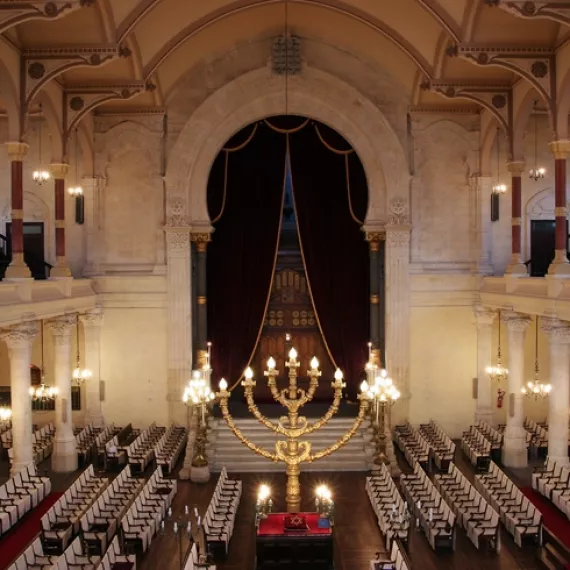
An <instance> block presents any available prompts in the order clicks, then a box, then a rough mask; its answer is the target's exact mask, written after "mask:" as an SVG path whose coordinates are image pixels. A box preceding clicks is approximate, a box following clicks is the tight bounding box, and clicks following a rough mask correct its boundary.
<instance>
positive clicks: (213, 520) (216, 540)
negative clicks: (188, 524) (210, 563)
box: [204, 467, 242, 560]
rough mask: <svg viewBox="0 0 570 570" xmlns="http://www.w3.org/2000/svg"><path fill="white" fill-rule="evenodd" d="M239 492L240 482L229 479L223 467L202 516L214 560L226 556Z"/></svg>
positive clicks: (232, 530)
mask: <svg viewBox="0 0 570 570" xmlns="http://www.w3.org/2000/svg"><path fill="white" fill-rule="evenodd" d="M241 492H242V483H241V481H236V480H234V479H229V478H228V473H227V471H226V468H225V467H224V468H223V469H222V472H221V473H220V478H219V479H218V482H217V484H216V488H215V490H214V494H213V496H212V499H211V500H210V504H209V505H208V509H207V511H206V514H205V516H204V532H205V534H206V541H207V543H208V550H210V552H212V553H213V554H214V559H215V560H224V559H225V558H226V557H227V555H228V549H229V544H230V540H231V538H232V534H233V532H234V522H235V518H236V513H237V510H238V507H239V503H240V500H241Z"/></svg>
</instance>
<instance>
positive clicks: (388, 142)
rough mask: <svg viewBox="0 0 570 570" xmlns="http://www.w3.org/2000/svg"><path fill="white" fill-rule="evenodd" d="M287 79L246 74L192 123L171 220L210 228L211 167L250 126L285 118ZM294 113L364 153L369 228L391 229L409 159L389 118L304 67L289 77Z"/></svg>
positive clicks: (170, 176)
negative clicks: (390, 208) (321, 125)
mask: <svg viewBox="0 0 570 570" xmlns="http://www.w3.org/2000/svg"><path fill="white" fill-rule="evenodd" d="M284 93H285V91H284V79H283V78H282V77H275V76H273V75H272V74H271V71H270V69H269V68H262V69H257V70H255V71H252V72H249V73H246V74H244V75H242V76H241V77H239V78H238V79H236V80H234V81H232V82H230V83H228V84H227V85H225V86H224V87H222V88H221V89H219V90H218V91H216V92H215V93H214V94H213V95H211V96H210V97H209V98H208V99H207V100H206V101H205V102H204V103H202V105H200V107H198V109H196V111H195V112H194V113H193V114H192V115H191V117H190V118H189V120H188V121H187V123H186V124H185V126H184V127H183V129H182V131H181V133H180V135H179V137H178V139H177V141H176V143H175V144H174V147H173V149H172V151H171V153H170V158H169V161H168V167H167V172H166V191H167V195H168V200H167V213H168V216H173V215H178V216H179V215H180V209H181V200H182V202H183V204H184V210H185V216H184V217H185V218H186V219H187V220H189V222H190V224H191V225H192V226H194V227H196V226H201V227H204V226H207V225H209V219H208V212H207V204H206V187H207V183H208V177H209V174H210V169H211V166H212V164H213V162H214V159H215V157H216V155H217V154H218V152H219V151H220V149H221V148H222V146H223V145H224V144H225V142H226V141H227V140H228V139H229V138H230V137H231V136H232V135H233V134H234V133H236V132H237V131H239V130H240V129H241V128H243V127H245V126H246V125H248V124H249V123H252V122H254V121H256V120H259V119H262V118H264V117H267V116H271V115H280V114H283V113H284V112H285V95H284ZM287 110H288V112H289V113H290V114H296V115H304V116H307V117H310V118H313V119H316V120H319V121H321V122H323V123H325V124H327V125H329V126H330V127H332V128H333V129H335V130H337V131H338V132H339V133H340V134H341V135H343V136H344V137H345V138H346V140H347V141H348V142H350V144H351V145H352V146H353V147H354V149H355V150H356V152H357V153H358V155H359V157H360V159H361V161H362V164H363V166H364V171H365V173H366V177H367V181H368V187H369V196H370V198H369V207H368V213H367V218H366V223H367V224H368V225H370V224H372V225H383V224H385V223H386V217H387V213H388V204H389V203H390V201H391V200H394V199H396V198H399V199H404V200H405V201H406V202H408V187H409V178H410V176H409V171H408V166H407V161H406V158H405V153H404V150H403V148H402V145H401V143H400V141H399V139H398V137H397V136H396V134H395V132H394V130H393V129H392V127H391V125H390V124H389V123H388V121H387V120H386V118H385V117H384V115H383V114H382V112H381V111H380V110H379V109H378V107H376V106H375V105H374V104H373V103H372V102H371V101H369V100H368V99H366V98H365V97H364V96H363V95H362V94H361V93H360V92H358V91H357V90H356V89H354V88H353V87H351V86H350V85H348V84H347V83H345V82H344V81H342V80H340V79H338V78H336V77H334V76H332V75H330V74H328V73H325V72H323V71H320V70H318V69H315V68H311V67H305V68H304V69H303V72H302V74H301V75H300V76H297V77H290V78H289V85H288V99H287Z"/></svg>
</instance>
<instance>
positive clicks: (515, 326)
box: [501, 311, 531, 332]
mask: <svg viewBox="0 0 570 570" xmlns="http://www.w3.org/2000/svg"><path fill="white" fill-rule="evenodd" d="M501 320H502V321H503V322H504V323H506V324H507V329H508V331H509V332H524V331H526V329H527V328H528V326H529V325H530V322H531V318H530V317H529V316H528V315H525V314H523V313H516V312H515V311H503V312H502V313H501Z"/></svg>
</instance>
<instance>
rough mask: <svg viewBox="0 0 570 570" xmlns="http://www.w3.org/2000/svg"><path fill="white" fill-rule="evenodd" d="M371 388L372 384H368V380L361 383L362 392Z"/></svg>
mask: <svg viewBox="0 0 570 570" xmlns="http://www.w3.org/2000/svg"><path fill="white" fill-rule="evenodd" d="M369 388H370V386H369V385H368V382H366V380H364V381H363V382H362V384H360V391H361V392H362V393H365V392H368V390H369Z"/></svg>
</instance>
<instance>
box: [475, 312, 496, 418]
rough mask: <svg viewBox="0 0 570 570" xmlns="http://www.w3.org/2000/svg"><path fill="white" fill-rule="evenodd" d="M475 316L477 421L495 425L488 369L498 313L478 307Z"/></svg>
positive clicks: (491, 357) (491, 356)
mask: <svg viewBox="0 0 570 570" xmlns="http://www.w3.org/2000/svg"><path fill="white" fill-rule="evenodd" d="M473 316H474V320H475V324H476V325H477V404H476V408H475V419H476V420H478V421H484V422H487V423H489V424H492V423H493V394H492V386H491V378H490V377H489V375H488V374H487V367H488V366H489V364H490V363H491V362H492V359H493V354H492V352H493V322H494V321H495V319H496V317H497V312H496V311H494V310H492V309H489V308H487V307H483V306H481V305H476V306H475V307H474V308H473Z"/></svg>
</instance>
